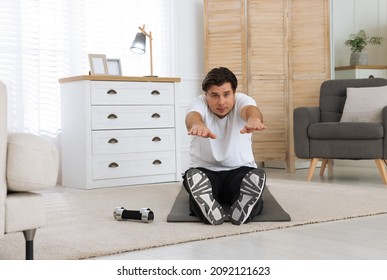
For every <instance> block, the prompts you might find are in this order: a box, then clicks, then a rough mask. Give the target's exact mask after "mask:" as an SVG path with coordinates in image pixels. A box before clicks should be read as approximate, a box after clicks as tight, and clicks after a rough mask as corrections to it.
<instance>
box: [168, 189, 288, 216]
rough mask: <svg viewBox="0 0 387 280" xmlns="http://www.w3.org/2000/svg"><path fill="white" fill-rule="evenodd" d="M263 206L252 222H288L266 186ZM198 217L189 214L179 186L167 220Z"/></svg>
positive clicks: (187, 197)
mask: <svg viewBox="0 0 387 280" xmlns="http://www.w3.org/2000/svg"><path fill="white" fill-rule="evenodd" d="M262 197H263V201H264V207H263V210H262V213H261V214H260V215H258V216H256V217H255V218H254V220H253V222H274V221H275V222H288V221H290V216H289V214H288V213H286V212H285V210H284V209H282V207H281V205H279V204H278V202H277V201H276V200H275V198H274V197H273V195H272V194H271V193H270V191H269V189H268V187H267V186H266V188H265V190H264V191H263V194H262ZM199 221H200V220H199V218H198V217H196V216H192V215H190V211H189V196H188V193H187V191H186V190H185V189H184V187H182V188H181V190H180V192H179V194H178V195H177V197H176V200H175V202H174V204H173V206H172V209H171V212H170V213H169V214H168V217H167V222H172V223H174V222H199Z"/></svg>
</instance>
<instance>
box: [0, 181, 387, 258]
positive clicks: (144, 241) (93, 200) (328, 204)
mask: <svg viewBox="0 0 387 280" xmlns="http://www.w3.org/2000/svg"><path fill="white" fill-rule="evenodd" d="M267 186H268V188H269V189H270V192H271V193H272V194H273V196H274V197H275V198H276V199H277V201H278V202H279V204H280V205H281V206H282V207H283V208H284V210H285V211H286V212H288V213H289V215H290V216H291V218H292V220H291V221H290V222H255V223H250V224H246V225H242V226H235V225H232V224H231V223H224V224H222V225H220V226H210V225H205V224H202V223H197V222H193V223H167V221H166V219H167V215H168V213H169V211H170V210H171V207H172V205H173V202H174V200H175V198H176V196H177V194H178V192H179V190H180V184H177V183H176V184H161V185H147V186H131V187H120V188H107V189H99V190H88V191H76V192H74V191H69V192H64V193H63V192H60V193H57V192H46V193H44V196H45V198H46V201H47V210H48V216H47V225H46V226H45V227H43V228H41V229H39V230H38V231H37V234H36V237H35V259H55V260H60V259H83V258H89V257H96V256H102V255H109V254H115V253H122V252H127V251H133V250H141V249H146V248H152V247H158V246H164V245H171V244H177V243H182V242H188V241H194V240H202V239H210V238H216V237H222V236H231V235H236V234H243V233H249V232H259V231H265V230H274V229H280V228H284V227H291V226H296V225H304V224H310V223H316V222H325V221H333V220H340V219H346V218H351V217H360V216H367V215H374V214H381V213H387V188H386V187H384V186H383V185H380V186H377V187H375V186H372V187H369V186H366V185H364V186H344V185H335V184H329V183H307V182H300V181H288V180H280V179H270V178H269V179H268V182H267ZM117 206H124V207H126V208H127V209H139V208H142V207H149V208H151V209H152V210H153V211H154V213H155V221H154V222H153V223H151V224H145V223H141V222H132V221H121V222H119V221H116V220H114V218H113V210H114V208H115V207H117ZM20 209H21V210H22V209H23V207H22V205H21V206H20ZM26 215H28V213H26ZM23 258H24V238H23V234H21V233H16V234H8V235H6V236H4V237H3V238H1V239H0V259H23Z"/></svg>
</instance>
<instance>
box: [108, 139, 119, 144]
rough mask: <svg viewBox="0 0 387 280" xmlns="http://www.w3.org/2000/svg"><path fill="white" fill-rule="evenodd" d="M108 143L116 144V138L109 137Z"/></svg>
mask: <svg viewBox="0 0 387 280" xmlns="http://www.w3.org/2000/svg"><path fill="white" fill-rule="evenodd" d="M108 143H109V144H117V143H118V140H117V139H116V138H110V139H109V141H108Z"/></svg>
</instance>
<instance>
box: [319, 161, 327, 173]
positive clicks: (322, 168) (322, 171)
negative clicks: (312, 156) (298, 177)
mask: <svg viewBox="0 0 387 280" xmlns="http://www.w3.org/2000/svg"><path fill="white" fill-rule="evenodd" d="M327 163H328V159H325V158H324V159H323V160H322V161H321V168H320V176H322V175H324V171H325V167H326V166H327Z"/></svg>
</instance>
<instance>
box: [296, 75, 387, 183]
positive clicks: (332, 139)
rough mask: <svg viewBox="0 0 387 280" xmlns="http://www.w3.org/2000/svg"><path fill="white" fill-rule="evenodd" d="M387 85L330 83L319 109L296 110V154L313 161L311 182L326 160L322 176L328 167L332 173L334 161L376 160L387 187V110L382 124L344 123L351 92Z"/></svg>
mask: <svg viewBox="0 0 387 280" xmlns="http://www.w3.org/2000/svg"><path fill="white" fill-rule="evenodd" d="M386 85H387V80H385V79H382V78H371V79H348V80H328V81H325V82H323V83H322V85H321V88H320V100H319V107H299V108H296V109H295V110H294V115H293V117H294V145H295V154H296V156H297V157H298V158H301V159H310V160H311V161H310V167H309V173H308V177H307V180H308V181H310V180H311V179H312V177H313V174H314V171H315V168H316V166H317V163H318V162H319V160H322V165H321V171H320V175H322V174H323V173H324V170H325V168H326V166H327V165H328V167H329V170H330V171H331V170H332V164H331V163H332V160H333V159H347V160H363V159H368V160H369V159H373V160H375V162H376V165H377V167H378V169H379V173H380V176H381V177H382V180H383V182H384V184H387V174H386V171H385V159H387V135H386V134H387V107H385V108H384V109H383V112H382V122H381V123H380V122H340V119H341V116H342V113H343V109H344V104H345V101H346V92H347V88H349V87H351V88H360V87H380V86H386ZM369 98H372V96H370V97H369ZM386 105H387V104H386Z"/></svg>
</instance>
